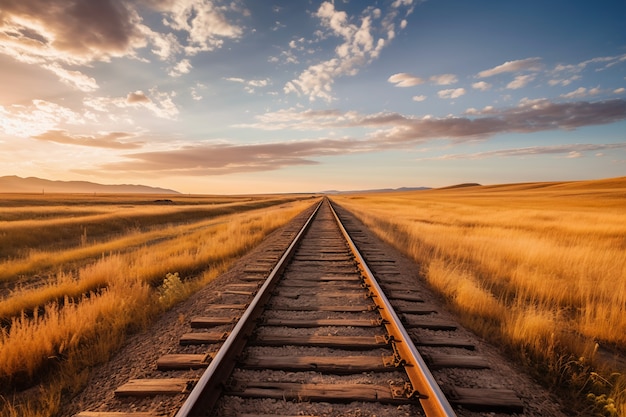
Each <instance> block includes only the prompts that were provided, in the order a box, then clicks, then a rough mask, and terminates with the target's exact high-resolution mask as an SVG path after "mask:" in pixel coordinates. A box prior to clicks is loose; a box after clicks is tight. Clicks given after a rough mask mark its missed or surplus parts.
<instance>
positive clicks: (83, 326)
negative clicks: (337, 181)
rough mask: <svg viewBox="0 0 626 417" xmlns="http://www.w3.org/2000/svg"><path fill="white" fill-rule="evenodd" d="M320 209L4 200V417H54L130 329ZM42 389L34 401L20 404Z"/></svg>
mask: <svg viewBox="0 0 626 417" xmlns="http://www.w3.org/2000/svg"><path fill="white" fill-rule="evenodd" d="M312 204H313V200H312V197H311V196H308V195H275V196H272V195H265V196H235V197H223V196H183V195H176V196H171V195H168V196H165V197H163V196H146V195H121V194H120V195H102V196H90V195H70V194H68V195H61V194H57V195H55V194H50V195H45V196H44V195H20V194H0V326H1V327H0V415H2V416H14V415H24V416H45V415H54V413H55V410H56V407H58V404H59V401H60V396H61V395H62V394H63V393H68V392H69V393H71V392H75V391H77V390H79V389H80V388H81V387H82V384H83V383H84V381H85V379H86V377H87V374H88V369H89V367H91V366H93V365H94V364H97V363H101V362H104V361H106V360H107V359H108V358H109V357H110V355H112V354H113V353H114V352H115V350H116V349H118V348H119V346H121V344H122V343H123V341H124V338H125V337H126V336H127V335H128V334H129V332H134V331H136V330H138V329H141V328H144V327H145V326H146V325H147V324H149V323H150V321H151V320H153V319H155V317H157V315H158V314H160V313H162V312H163V311H165V310H167V309H168V308H170V307H171V306H173V305H174V304H176V303H177V302H179V301H182V300H183V299H185V298H186V297H188V296H189V295H190V294H192V293H193V292H194V291H195V290H196V289H198V288H199V287H200V286H202V285H204V284H206V283H207V282H209V281H210V280H212V279H213V278H215V277H216V276H218V275H219V274H220V273H222V272H224V271H225V270H226V269H227V268H228V267H229V266H230V265H231V264H232V263H233V262H234V261H235V260H236V259H237V258H239V257H240V256H242V255H243V254H245V253H246V252H247V251H248V250H250V249H251V248H253V247H254V246H255V245H257V244H258V243H260V242H261V240H262V239H263V238H264V237H265V236H267V235H268V234H269V233H270V232H272V231H273V230H275V229H276V228H278V227H280V226H282V225H284V224H286V223H287V222H288V221H289V220H291V219H292V218H293V217H295V216H296V215H297V214H299V213H301V212H302V211H303V210H304V209H306V208H307V207H309V206H311V205H312ZM102 334H106V335H107V337H106V338H103V337H101V335H102ZM36 386H39V387H40V388H39V391H40V393H39V394H38V395H37V396H35V397H36V398H35V399H34V400H29V401H26V402H24V401H22V398H19V399H15V398H17V397H19V396H16V392H19V391H21V390H24V389H27V388H32V387H36Z"/></svg>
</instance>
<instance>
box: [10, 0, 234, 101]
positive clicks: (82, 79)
mask: <svg viewBox="0 0 626 417" xmlns="http://www.w3.org/2000/svg"><path fill="white" fill-rule="evenodd" d="M231 4H232V5H229V6H217V5H216V4H215V2H214V1H206V0H186V1H175V0H138V1H136V2H130V1H124V0H98V1H91V0H55V1H54V4H51V3H50V2H49V1H47V0H28V1H5V2H3V4H2V9H1V10H0V54H4V55H8V56H10V57H12V58H13V59H15V60H17V61H19V62H23V63H26V64H29V65H38V66H40V67H41V68H43V69H46V70H48V71H51V72H52V73H54V74H55V75H56V76H57V77H58V78H59V80H60V81H61V82H63V83H66V84H68V85H70V86H72V87H73V88H76V89H78V90H81V91H84V92H92V91H95V90H96V89H98V84H97V82H96V80H95V79H93V78H92V77H90V76H88V75H86V74H85V73H83V72H82V71H81V70H80V69H77V68H76V67H77V66H91V64H92V63H93V62H96V61H101V62H110V61H111V59H112V58H119V57H130V58H135V59H138V55H137V53H138V51H139V50H140V49H143V48H146V47H148V46H150V45H151V46H152V49H151V51H152V53H154V54H155V55H157V56H158V57H159V59H161V60H167V59H171V58H172V57H173V56H174V55H175V54H178V53H180V52H184V53H186V54H187V55H194V54H196V53H198V52H200V51H210V50H213V49H216V48H218V47H221V46H222V44H223V40H224V39H236V38H238V37H240V36H241V35H242V33H243V29H242V28H241V27H240V26H238V25H236V24H233V23H231V21H230V19H229V18H228V17H227V15H228V14H239V15H240V14H243V15H245V13H244V12H245V11H244V10H241V9H240V8H238V7H237V6H236V4H237V2H233V3H231ZM140 5H143V6H147V7H150V8H152V9H155V10H157V11H158V12H160V13H161V14H162V15H163V16H164V19H163V24H164V25H165V27H166V29H167V28H169V29H170V30H172V31H174V32H177V33H176V34H174V33H158V32H155V31H154V30H152V29H151V28H149V27H148V26H146V24H145V23H144V22H143V19H142V17H141V16H140V15H139V12H138V10H139V9H138V7H139V6H140ZM179 33H180V34H184V33H187V35H188V36H186V37H183V36H181V39H185V41H184V44H181V43H180V42H179V40H178V38H177V36H176V35H177V34H179ZM190 69H191V67H190V64H189V61H187V60H182V61H180V62H179V64H177V65H176V66H175V67H174V68H172V69H171V70H170V74H171V75H172V76H179V75H181V74H184V73H186V72H189V70H190Z"/></svg>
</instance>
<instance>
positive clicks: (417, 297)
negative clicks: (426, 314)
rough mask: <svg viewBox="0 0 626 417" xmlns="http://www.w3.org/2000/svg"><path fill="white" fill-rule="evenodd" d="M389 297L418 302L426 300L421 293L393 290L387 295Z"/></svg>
mask: <svg viewBox="0 0 626 417" xmlns="http://www.w3.org/2000/svg"><path fill="white" fill-rule="evenodd" d="M387 298H389V299H390V300H402V301H415V302H418V303H423V302H424V298H422V296H421V295H419V294H411V293H407V294H400V293H398V292H391V293H390V294H388V295H387Z"/></svg>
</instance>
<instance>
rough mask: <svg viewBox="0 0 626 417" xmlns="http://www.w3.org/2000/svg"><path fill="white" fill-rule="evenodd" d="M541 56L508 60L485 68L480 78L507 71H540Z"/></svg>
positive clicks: (479, 74)
mask: <svg viewBox="0 0 626 417" xmlns="http://www.w3.org/2000/svg"><path fill="white" fill-rule="evenodd" d="M541 68H542V66H541V58H536V57H535V58H526V59H519V60H516V61H507V62H505V63H504V64H501V65H498V66H496V67H493V68H490V69H488V70H484V71H481V72H479V73H478V78H487V77H493V76H494V75H498V74H503V73H506V72H520V71H540V70H541Z"/></svg>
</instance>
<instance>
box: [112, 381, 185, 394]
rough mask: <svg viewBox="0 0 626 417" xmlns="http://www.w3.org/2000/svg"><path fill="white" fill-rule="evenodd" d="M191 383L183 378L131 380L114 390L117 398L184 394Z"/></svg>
mask: <svg viewBox="0 0 626 417" xmlns="http://www.w3.org/2000/svg"><path fill="white" fill-rule="evenodd" d="M192 385H193V381H192V380H189V379H185V378H162V379H131V380H130V381H128V382H127V383H125V384H124V385H122V386H120V387H119V388H117V389H116V390H115V395H116V396H118V397H131V396H132V397H149V396H153V395H176V394H184V393H186V392H188V391H189V390H190V389H191V386H192Z"/></svg>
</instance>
